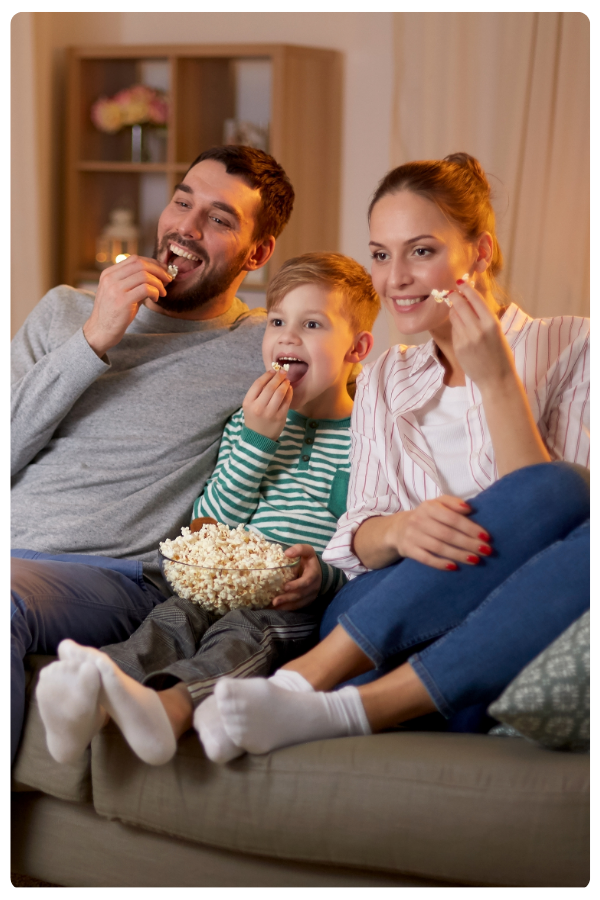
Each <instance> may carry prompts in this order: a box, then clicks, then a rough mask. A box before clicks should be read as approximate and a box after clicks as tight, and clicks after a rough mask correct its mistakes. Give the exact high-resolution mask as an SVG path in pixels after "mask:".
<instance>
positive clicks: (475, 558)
mask: <svg viewBox="0 0 600 900" xmlns="http://www.w3.org/2000/svg"><path fill="white" fill-rule="evenodd" d="M467 562H469V563H473V565H474V566H476V565H477V563H478V562H479V557H478V556H467Z"/></svg>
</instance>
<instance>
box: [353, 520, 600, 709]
mask: <svg viewBox="0 0 600 900" xmlns="http://www.w3.org/2000/svg"><path fill="white" fill-rule="evenodd" d="M589 605H590V523H589V520H588V521H587V522H584V523H582V524H581V525H580V526H579V527H577V528H575V529H574V530H573V531H572V532H571V534H570V535H567V537H566V538H565V539H564V540H561V541H557V542H556V543H554V544H552V546H550V547H547V548H546V549H545V550H543V551H541V552H540V553H539V554H537V555H536V556H535V557H533V558H532V559H530V560H528V562H527V563H525V565H524V566H522V567H521V568H520V569H519V570H518V571H517V572H515V573H514V574H513V575H512V576H511V577H510V578H508V579H507V580H506V581H505V582H504V583H503V584H502V585H500V586H499V587H498V588H497V589H496V590H495V591H493V592H492V593H491V594H490V595H489V597H487V598H486V600H485V602H484V603H482V604H481V605H480V606H479V607H478V609H476V610H475V611H474V612H472V613H471V614H470V615H469V616H467V618H466V619H465V620H464V622H462V623H461V625H460V626H458V627H457V628H455V629H454V630H452V631H451V632H449V633H448V634H447V635H445V636H444V637H443V638H441V639H440V640H438V641H435V642H434V643H433V644H430V645H429V646H428V647H427V648H426V649H424V650H421V651H419V652H418V653H416V654H415V655H414V656H411V657H410V659H409V663H410V665H411V666H412V668H413V669H414V670H415V672H416V673H417V675H418V676H419V678H420V679H421V681H422V682H423V684H424V685H425V687H426V688H427V690H428V691H429V693H430V694H431V696H432V698H433V700H434V701H435V704H436V706H437V708H438V709H439V710H440V712H441V713H442V714H443V715H444V716H452V715H453V714H454V713H456V712H459V711H461V710H463V709H465V708H467V707H470V706H472V705H474V704H486V705H488V704H490V703H492V702H493V701H494V700H495V699H496V698H497V697H499V696H500V694H501V693H502V691H503V690H504V688H505V687H506V686H507V685H508V684H509V683H510V682H511V681H512V680H513V678H515V677H516V676H517V675H518V673H519V672H520V671H521V670H522V669H523V668H524V667H525V666H526V665H527V664H528V663H529V662H531V660H532V659H534V658H535V657H536V656H537V655H538V654H539V653H541V652H542V650H544V649H545V648H546V647H547V646H548V645H549V644H551V643H552V642H553V641H554V640H556V638H557V637H559V635H560V634H562V632H563V631H565V630H566V629H567V628H568V627H569V625H571V624H572V622H574V621H575V620H576V619H578V618H579V617H580V616H582V615H583V613H584V612H585V611H586V610H587V609H589ZM365 687H368V686H367V685H366V686H365Z"/></svg>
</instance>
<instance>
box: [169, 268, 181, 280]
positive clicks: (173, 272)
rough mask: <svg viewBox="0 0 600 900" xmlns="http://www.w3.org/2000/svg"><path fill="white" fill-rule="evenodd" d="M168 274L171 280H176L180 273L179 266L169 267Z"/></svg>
mask: <svg viewBox="0 0 600 900" xmlns="http://www.w3.org/2000/svg"><path fill="white" fill-rule="evenodd" d="M167 272H168V273H169V275H170V276H171V278H175V276H176V275H177V273H178V272H179V269H178V268H177V266H167Z"/></svg>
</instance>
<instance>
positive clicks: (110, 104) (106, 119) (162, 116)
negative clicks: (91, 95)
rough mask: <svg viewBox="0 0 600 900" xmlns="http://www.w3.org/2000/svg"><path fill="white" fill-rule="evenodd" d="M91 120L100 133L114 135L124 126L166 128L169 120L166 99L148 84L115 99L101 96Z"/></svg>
mask: <svg viewBox="0 0 600 900" xmlns="http://www.w3.org/2000/svg"><path fill="white" fill-rule="evenodd" d="M91 116H92V121H93V123H94V125H95V126H96V128H98V129H99V130H100V131H106V132H109V133H113V132H115V131H119V129H120V128H122V127H123V126H124V125H142V124H144V123H146V122H149V123H151V124H152V125H165V124H166V123H167V120H168V117H169V107H168V102H167V97H166V95H165V94H163V93H162V92H161V91H156V90H154V88H151V87H148V86H147V85H145V84H134V85H132V86H131V87H128V88H124V89H123V90H122V91H119V92H118V93H117V94H115V95H114V97H110V98H107V97H100V99H99V100H96V102H95V103H94V105H93V106H92V110H91Z"/></svg>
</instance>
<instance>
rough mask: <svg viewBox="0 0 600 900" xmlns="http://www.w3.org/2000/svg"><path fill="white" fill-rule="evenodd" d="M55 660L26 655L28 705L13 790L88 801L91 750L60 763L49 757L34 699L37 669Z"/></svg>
mask: <svg viewBox="0 0 600 900" xmlns="http://www.w3.org/2000/svg"><path fill="white" fill-rule="evenodd" d="M55 659H56V657H54V656H27V657H25V671H26V677H27V697H28V700H29V708H28V712H27V715H26V717H25V725H24V728H23V736H22V739H21V744H20V747H19V751H18V753H17V756H16V759H15V764H14V766H13V771H12V780H13V784H12V789H13V791H14V790H17V791H32V790H38V791H44V792H45V793H46V794H51V795H52V796H53V797H59V798H60V799H61V800H72V801H75V802H79V803H89V802H91V799H92V783H91V772H90V750H89V749H88V750H86V752H85V754H84V755H83V757H82V758H81V759H80V760H79V761H78V762H76V763H72V764H69V765H61V764H60V763H57V762H55V760H53V759H52V757H51V756H50V754H49V753H48V748H47V746H46V731H45V729H44V725H43V723H42V720H41V717H40V711H39V709H38V705H37V701H36V698H35V688H36V686H37V682H38V678H39V673H40V670H41V669H43V668H44V666H47V665H49V663H51V662H54V660H55Z"/></svg>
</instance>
